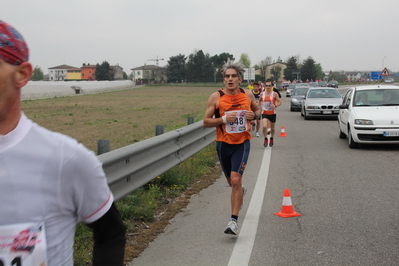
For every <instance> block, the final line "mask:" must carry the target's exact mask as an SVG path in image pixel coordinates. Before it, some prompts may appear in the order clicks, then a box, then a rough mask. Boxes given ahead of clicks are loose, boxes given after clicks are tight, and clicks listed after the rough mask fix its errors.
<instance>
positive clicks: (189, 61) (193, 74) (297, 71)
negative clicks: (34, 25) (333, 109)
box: [31, 50, 345, 83]
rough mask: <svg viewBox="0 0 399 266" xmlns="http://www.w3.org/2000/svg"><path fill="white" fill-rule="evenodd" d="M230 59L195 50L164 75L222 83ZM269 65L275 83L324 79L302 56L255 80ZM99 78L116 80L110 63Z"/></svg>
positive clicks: (263, 64)
mask: <svg viewBox="0 0 399 266" xmlns="http://www.w3.org/2000/svg"><path fill="white" fill-rule="evenodd" d="M227 59H230V60H235V58H234V56H233V55H232V54H230V53H221V54H216V55H214V56H210V55H209V54H208V53H204V52H203V51H202V50H196V51H194V52H193V53H192V54H190V55H189V56H185V55H183V54H178V55H176V56H171V57H170V58H169V60H168V61H167V65H166V67H165V74H166V77H167V78H168V82H176V81H177V82H181V81H187V82H194V83H196V82H222V81H223V76H222V73H221V72H220V70H221V68H222V66H223V64H224V63H225V62H226V61H227ZM239 61H240V62H241V63H242V64H243V65H244V66H245V67H246V68H249V67H251V60H250V59H249V56H248V54H245V53H243V54H241V56H240V59H239ZM275 63H285V64H286V66H287V68H285V69H284V71H283V77H281V66H279V64H275ZM271 65H273V66H271ZM270 66H271V68H270V75H271V76H270V78H272V79H274V80H280V79H285V80H290V81H293V80H294V79H301V80H302V81H306V80H307V79H308V80H312V79H313V80H317V79H323V78H324V73H323V69H322V66H321V64H320V63H316V61H315V60H314V59H313V58H312V57H311V56H309V57H308V58H306V59H305V60H303V61H301V59H300V57H299V56H291V57H289V58H288V59H287V60H286V62H283V60H281V58H280V57H278V58H277V60H274V61H273V60H272V58H271V57H270V56H269V57H266V58H265V59H264V60H261V61H260V62H259V63H258V64H256V65H254V66H253V67H254V68H255V70H259V73H260V74H259V75H258V76H256V78H255V79H256V80H257V81H259V80H262V81H264V80H266V69H267V68H268V67H270ZM123 76H124V79H127V78H128V77H127V75H126V73H125V72H123ZM268 78H269V77H268ZM43 79H44V75H43V71H42V70H41V69H40V67H38V66H36V67H35V68H34V71H33V75H32V77H31V80H43ZM96 79H97V80H113V72H112V68H111V66H110V65H109V63H108V62H107V61H103V62H102V63H101V64H97V65H96ZM330 79H335V80H338V81H340V80H341V79H342V80H344V79H345V75H344V74H342V73H339V72H330Z"/></svg>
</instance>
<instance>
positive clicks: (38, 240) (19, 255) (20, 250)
mask: <svg viewBox="0 0 399 266" xmlns="http://www.w3.org/2000/svg"><path fill="white" fill-rule="evenodd" d="M46 246H47V245H46V233H45V230H44V223H40V224H36V223H23V224H13V225H2V226H0V266H47V257H46V250H47V249H46Z"/></svg>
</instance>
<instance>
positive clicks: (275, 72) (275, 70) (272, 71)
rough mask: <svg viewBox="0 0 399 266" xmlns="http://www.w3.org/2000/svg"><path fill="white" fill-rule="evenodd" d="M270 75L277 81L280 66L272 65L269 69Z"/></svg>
mask: <svg viewBox="0 0 399 266" xmlns="http://www.w3.org/2000/svg"><path fill="white" fill-rule="evenodd" d="M270 75H271V76H273V79H274V80H275V81H278V80H279V78H280V75H281V66H278V65H276V66H274V67H272V68H271V69H270Z"/></svg>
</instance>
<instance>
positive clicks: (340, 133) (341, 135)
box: [338, 120, 346, 139]
mask: <svg viewBox="0 0 399 266" xmlns="http://www.w3.org/2000/svg"><path fill="white" fill-rule="evenodd" d="M338 129H339V138H340V139H346V135H345V133H344V132H342V130H341V127H340V126H339V120H338Z"/></svg>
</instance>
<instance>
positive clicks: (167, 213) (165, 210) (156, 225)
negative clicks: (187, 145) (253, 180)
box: [125, 164, 222, 265]
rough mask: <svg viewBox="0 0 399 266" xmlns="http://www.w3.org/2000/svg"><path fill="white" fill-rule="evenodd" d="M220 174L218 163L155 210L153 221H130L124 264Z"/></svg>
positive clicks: (138, 253) (143, 248)
mask: <svg viewBox="0 0 399 266" xmlns="http://www.w3.org/2000/svg"><path fill="white" fill-rule="evenodd" d="M221 174H222V168H221V167H220V164H217V165H216V166H215V167H214V169H213V170H212V172H211V173H210V174H208V175H205V176H204V177H203V178H201V179H200V180H197V181H196V182H195V183H194V184H192V185H191V186H190V187H189V188H188V189H186V190H185V191H184V192H183V193H182V194H181V195H180V196H178V197H176V198H174V199H169V200H168V202H165V204H163V205H162V206H161V207H160V208H159V210H158V211H157V214H156V220H155V221H154V222H145V223H144V222H140V221H136V222H131V223H130V225H131V226H130V230H128V232H127V241H126V250H125V265H129V264H130V263H131V262H132V260H133V259H134V258H137V257H138V256H139V255H140V254H141V252H143V251H144V250H145V249H146V248H147V247H148V245H149V244H150V242H151V241H153V240H154V239H155V238H156V237H157V236H158V235H159V234H160V233H163V232H164V231H165V228H166V227H167V226H168V225H169V223H170V220H171V219H172V218H173V217H175V215H176V214H178V213H179V212H180V211H181V210H182V209H183V208H185V207H186V206H187V205H188V204H189V203H190V198H191V196H192V195H194V194H197V193H199V192H200V191H201V190H203V189H204V188H207V187H208V186H210V185H212V184H213V183H214V182H215V181H216V180H217V179H218V178H219V177H220V175H221Z"/></svg>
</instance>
